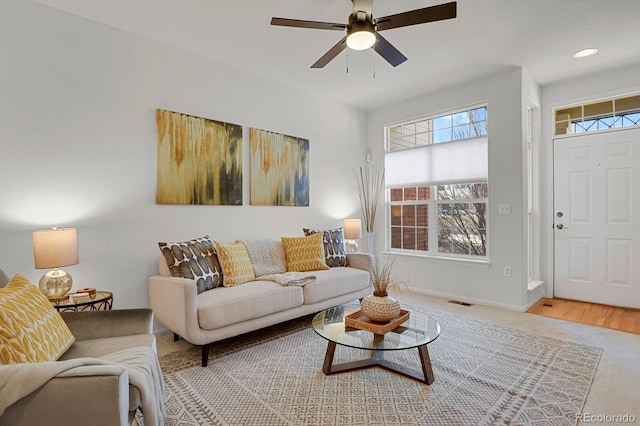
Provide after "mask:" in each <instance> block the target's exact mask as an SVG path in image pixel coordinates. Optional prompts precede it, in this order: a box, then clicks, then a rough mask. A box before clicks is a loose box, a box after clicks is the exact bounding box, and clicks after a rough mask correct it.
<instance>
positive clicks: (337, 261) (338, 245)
mask: <svg viewBox="0 0 640 426" xmlns="http://www.w3.org/2000/svg"><path fill="white" fill-rule="evenodd" d="M302 230H303V231H304V235H313V234H320V233H322V242H323V244H324V254H325V257H326V262H327V265H329V266H330V267H332V268H333V267H335V266H347V253H346V251H345V250H344V232H343V230H342V228H337V229H329V230H326V231H321V230H318V229H309V228H302Z"/></svg>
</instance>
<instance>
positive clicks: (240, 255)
mask: <svg viewBox="0 0 640 426" xmlns="http://www.w3.org/2000/svg"><path fill="white" fill-rule="evenodd" d="M216 247H217V249H218V256H219V257H220V263H221V264H222V270H223V271H224V282H223V285H224V286H225V287H233V286H236V285H239V284H243V283H246V282H248V281H253V280H255V279H256V276H255V274H254V273H253V266H252V265H251V259H249V253H247V248H246V247H245V246H244V244H242V243H230V244H225V243H221V242H220V241H216Z"/></svg>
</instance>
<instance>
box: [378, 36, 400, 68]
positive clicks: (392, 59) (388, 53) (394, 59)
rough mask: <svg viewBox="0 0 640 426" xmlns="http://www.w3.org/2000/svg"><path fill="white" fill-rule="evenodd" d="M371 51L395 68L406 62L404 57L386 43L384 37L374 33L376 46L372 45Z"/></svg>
mask: <svg viewBox="0 0 640 426" xmlns="http://www.w3.org/2000/svg"><path fill="white" fill-rule="evenodd" d="M373 49H374V50H375V51H376V52H378V54H379V55H380V56H382V57H383V58H384V59H385V60H386V61H387V62H389V63H390V64H391V65H393V66H394V67H397V66H398V65H400V64H401V63H403V62H404V61H406V60H407V57H406V56H404V55H403V54H402V53H400V51H399V50H398V49H396V48H395V47H393V45H392V44H391V43H389V42H388V41H387V39H385V38H384V37H382V36H381V35H380V34H378V33H377V32H376V44H374V45H373Z"/></svg>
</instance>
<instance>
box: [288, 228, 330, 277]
mask: <svg viewBox="0 0 640 426" xmlns="http://www.w3.org/2000/svg"><path fill="white" fill-rule="evenodd" d="M281 240H282V245H283V246H284V255H285V257H286V259H287V271H288V272H306V271H319V270H322V269H329V267H328V266H327V264H326V263H325V260H324V247H323V245H322V234H313V235H309V236H308V237H282V238H281Z"/></svg>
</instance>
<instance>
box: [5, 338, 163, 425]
mask: <svg viewBox="0 0 640 426" xmlns="http://www.w3.org/2000/svg"><path fill="white" fill-rule="evenodd" d="M92 365H118V366H122V367H124V368H126V369H127V371H128V373H129V383H130V384H132V385H133V386H135V387H137V388H138V389H139V390H140V395H141V398H142V412H143V414H144V422H145V425H146V426H160V425H162V423H163V421H164V413H165V407H164V379H163V377H162V371H161V370H160V364H159V363H158V358H157V356H156V353H155V351H154V350H153V349H152V348H149V347H142V346H140V347H135V348H129V349H124V350H121V351H118V352H114V353H111V354H109V355H105V356H103V357H102V358H76V359H70V360H67V361H54V362H38V363H26V364H9V365H2V366H0V415H2V414H3V413H4V411H5V410H6V409H7V407H9V406H11V405H12V404H13V403H15V402H16V401H19V400H20V399H22V398H24V397H25V396H27V395H29V394H30V393H32V392H34V391H36V390H37V389H39V388H40V387H42V386H44V385H45V384H46V383H47V382H48V381H49V380H51V379H52V378H54V377H56V376H60V377H73V376H87V375H91V373H90V370H87V369H86V368H82V367H84V366H92Z"/></svg>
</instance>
